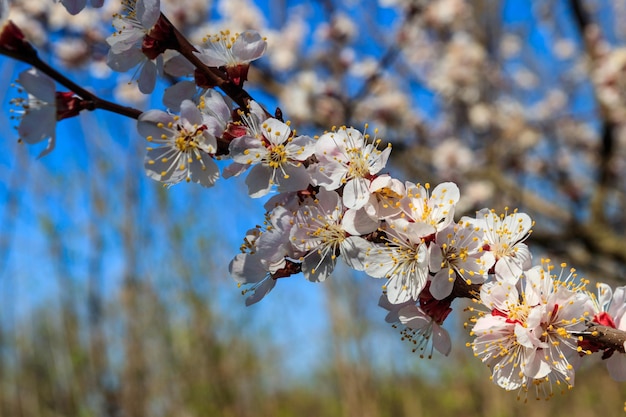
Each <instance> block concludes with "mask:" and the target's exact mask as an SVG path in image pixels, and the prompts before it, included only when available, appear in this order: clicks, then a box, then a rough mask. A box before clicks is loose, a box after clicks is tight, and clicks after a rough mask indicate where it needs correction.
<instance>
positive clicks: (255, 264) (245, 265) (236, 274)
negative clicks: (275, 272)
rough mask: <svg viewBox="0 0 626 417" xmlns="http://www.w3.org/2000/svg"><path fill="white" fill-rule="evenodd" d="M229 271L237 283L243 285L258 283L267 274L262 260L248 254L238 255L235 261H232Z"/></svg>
mask: <svg viewBox="0 0 626 417" xmlns="http://www.w3.org/2000/svg"><path fill="white" fill-rule="evenodd" d="M228 271H229V272H230V274H231V275H232V276H233V278H234V279H235V281H237V282H238V283H240V284H243V285H245V284H252V283H255V282H258V281H260V280H261V278H263V277H264V276H265V274H267V271H266V270H265V267H263V265H262V264H261V262H260V259H259V258H258V257H257V256H254V255H250V254H248V253H240V254H238V255H236V256H235V257H234V258H233V260H232V261H230V264H229V265H228Z"/></svg>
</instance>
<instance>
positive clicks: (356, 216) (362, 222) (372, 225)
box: [341, 209, 379, 236]
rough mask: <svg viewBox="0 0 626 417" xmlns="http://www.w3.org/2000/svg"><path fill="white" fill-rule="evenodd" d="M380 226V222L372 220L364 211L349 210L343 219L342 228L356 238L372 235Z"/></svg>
mask: <svg viewBox="0 0 626 417" xmlns="http://www.w3.org/2000/svg"><path fill="white" fill-rule="evenodd" d="M378 225H379V222H378V220H377V219H373V218H371V217H370V216H369V215H368V214H367V212H366V211H365V210H364V209H359V210H354V209H348V210H347V211H346V212H345V213H344V214H343V218H342V219H341V228H342V229H343V230H345V231H346V232H347V233H349V234H351V235H354V236H359V235H366V234H368V233H372V232H374V231H375V230H376V229H378Z"/></svg>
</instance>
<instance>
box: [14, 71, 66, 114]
mask: <svg viewBox="0 0 626 417" xmlns="http://www.w3.org/2000/svg"><path fill="white" fill-rule="evenodd" d="M17 82H18V83H20V85H21V86H22V87H24V90H26V92H27V93H29V94H31V95H33V96H35V97H37V98H38V99H39V100H41V101H43V102H46V103H50V104H52V105H53V107H54V103H55V99H56V87H55V85H54V80H52V78H50V77H48V76H47V75H46V74H44V73H42V72H39V71H37V70H36V69H34V68H31V69H29V70H26V71H22V72H21V73H20V75H19V76H18V77H17Z"/></svg>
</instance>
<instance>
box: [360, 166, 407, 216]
mask: <svg viewBox="0 0 626 417" xmlns="http://www.w3.org/2000/svg"><path fill="white" fill-rule="evenodd" d="M369 191H370V199H369V201H368V202H367V203H366V204H365V206H364V208H365V210H366V211H367V213H368V214H369V215H370V216H371V217H372V218H374V219H387V218H393V217H396V216H398V215H399V214H400V213H401V212H402V207H401V205H400V202H401V200H402V198H403V197H404V196H405V195H406V189H405V188H404V184H403V183H402V182H401V181H400V180H397V179H395V178H392V177H390V176H389V175H387V174H383V175H379V176H377V177H376V178H374V179H373V180H372V182H371V183H370V189H369Z"/></svg>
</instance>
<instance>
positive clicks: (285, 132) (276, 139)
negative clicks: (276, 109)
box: [262, 118, 291, 145]
mask: <svg viewBox="0 0 626 417" xmlns="http://www.w3.org/2000/svg"><path fill="white" fill-rule="evenodd" d="M262 129H263V133H264V136H265V138H266V139H267V140H268V141H269V142H270V143H271V144H273V145H282V144H283V143H285V142H286V141H287V139H289V135H290V134H291V128H290V127H289V126H287V125H286V124H285V123H283V122H281V121H279V120H276V119H274V118H269V119H267V120H266V121H264V122H263V125H262Z"/></svg>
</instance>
